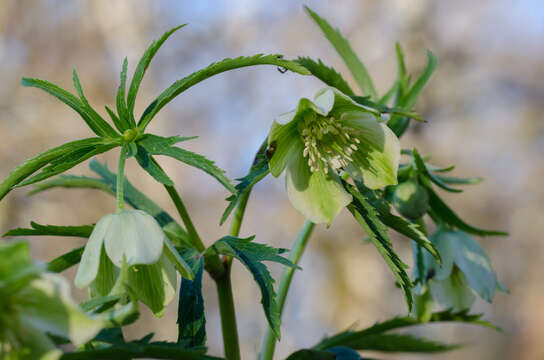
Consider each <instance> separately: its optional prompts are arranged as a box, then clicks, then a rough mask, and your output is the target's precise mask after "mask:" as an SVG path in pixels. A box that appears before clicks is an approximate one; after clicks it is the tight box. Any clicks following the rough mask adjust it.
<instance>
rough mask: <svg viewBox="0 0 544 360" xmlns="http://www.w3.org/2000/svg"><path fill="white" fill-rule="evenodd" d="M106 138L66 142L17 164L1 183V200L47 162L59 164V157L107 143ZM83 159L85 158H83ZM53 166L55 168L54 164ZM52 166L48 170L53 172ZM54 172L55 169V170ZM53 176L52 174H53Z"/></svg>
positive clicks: (49, 172)
mask: <svg viewBox="0 0 544 360" xmlns="http://www.w3.org/2000/svg"><path fill="white" fill-rule="evenodd" d="M105 144H106V142H105V140H103V139H101V138H87V139H82V140H76V141H71V142H68V143H66V144H63V145H60V146H57V147H54V148H52V149H49V150H46V151H44V152H42V153H40V154H38V155H36V156H35V157H33V158H30V159H28V160H26V161H25V162H24V163H22V164H21V165H19V166H17V167H16V168H15V169H14V170H13V171H12V172H10V173H9V175H8V176H7V177H6V178H5V179H4V181H2V183H1V184H0V200H1V199H2V198H3V197H4V196H6V194H7V193H8V192H10V191H11V190H12V189H13V188H14V187H15V186H17V185H20V184H21V182H22V181H23V180H24V179H26V178H27V177H28V176H30V175H32V174H33V173H34V172H36V171H38V170H39V169H41V168H42V167H44V166H46V165H47V164H49V163H51V162H53V161H56V163H57V164H58V162H59V159H62V158H64V157H65V156H68V155H69V154H73V153H78V152H80V151H81V149H89V148H90V147H97V146H100V145H105ZM82 161H83V160H82ZM52 167H53V168H55V167H54V166H53V165H52ZM51 171H52V169H51V167H50V169H49V170H48V171H47V172H46V173H48V174H51ZM53 172H54V171H53ZM51 176H52V175H51ZM42 180H43V179H42Z"/></svg>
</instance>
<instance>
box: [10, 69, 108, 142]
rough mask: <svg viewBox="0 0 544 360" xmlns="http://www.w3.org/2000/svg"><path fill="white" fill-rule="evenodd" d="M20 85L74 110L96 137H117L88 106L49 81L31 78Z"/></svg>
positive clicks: (23, 80)
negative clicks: (45, 94)
mask: <svg viewBox="0 0 544 360" xmlns="http://www.w3.org/2000/svg"><path fill="white" fill-rule="evenodd" d="M76 77H77V75H76ZM21 85H23V86H31V87H35V88H38V89H41V90H44V91H45V92H47V93H49V94H51V95H53V96H54V97H56V98H57V99H59V100H60V101H62V102H63V103H65V104H66V105H68V106H69V107H71V108H72V109H74V110H75V111H76V112H77V113H78V114H79V115H80V116H81V118H82V119H83V120H84V121H85V123H86V124H87V125H88V126H89V128H90V129H91V130H92V131H93V132H94V133H95V134H96V135H98V136H101V137H117V136H118V135H117V133H116V132H115V130H113V128H112V127H111V126H110V125H109V124H108V123H107V122H106V121H104V119H102V118H100V116H98V117H96V116H95V115H94V114H96V112H94V110H92V111H90V110H89V108H90V106H85V104H84V103H83V102H82V101H81V100H80V99H78V98H77V97H75V96H74V95H73V94H71V93H70V92H68V91H66V90H64V89H63V88H61V87H59V86H57V85H55V84H52V83H50V82H49V81H45V80H40V79H32V78H23V79H22V80H21ZM93 112H94V113H93ZM96 115H97V114H96Z"/></svg>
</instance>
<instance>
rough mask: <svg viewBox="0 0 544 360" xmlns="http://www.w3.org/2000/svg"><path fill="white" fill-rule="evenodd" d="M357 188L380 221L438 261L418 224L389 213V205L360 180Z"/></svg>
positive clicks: (437, 255) (436, 253) (434, 250)
mask: <svg viewBox="0 0 544 360" xmlns="http://www.w3.org/2000/svg"><path fill="white" fill-rule="evenodd" d="M356 185H357V189H358V190H359V191H360V192H361V193H362V194H363V195H364V196H365V197H366V198H367V200H368V202H369V203H370V204H371V205H372V206H373V207H374V209H375V211H376V212H377V215H378V218H379V219H380V221H381V222H382V223H383V224H384V225H386V226H388V227H389V228H391V229H393V230H395V231H396V232H398V233H400V234H402V235H404V236H406V237H408V238H410V239H412V240H414V241H415V242H416V243H417V244H419V245H420V246H422V247H423V248H424V249H425V250H427V251H428V252H429V253H430V254H431V255H432V256H434V257H435V258H436V259H437V261H440V254H439V253H438V252H437V250H436V248H435V247H434V245H433V244H432V243H431V242H430V241H429V239H428V238H427V236H426V235H425V234H424V232H423V229H422V228H421V226H420V225H418V224H415V223H412V222H410V221H408V220H406V219H404V218H403V217H400V216H397V215H394V214H392V213H391V205H390V204H389V203H388V202H387V201H386V200H384V199H383V197H381V196H380V195H378V194H377V193H376V192H375V191H372V190H370V189H368V188H366V187H364V185H363V184H362V183H360V182H356Z"/></svg>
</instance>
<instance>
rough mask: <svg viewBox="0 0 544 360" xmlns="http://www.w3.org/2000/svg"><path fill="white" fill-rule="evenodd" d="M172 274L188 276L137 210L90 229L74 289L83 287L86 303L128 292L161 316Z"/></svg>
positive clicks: (172, 282)
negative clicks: (96, 298)
mask: <svg viewBox="0 0 544 360" xmlns="http://www.w3.org/2000/svg"><path fill="white" fill-rule="evenodd" d="M176 268H177V269H178V271H179V272H180V274H181V276H183V277H185V278H189V279H192V278H193V273H192V271H191V268H190V267H189V266H188V265H187V263H186V262H185V261H184V260H183V259H182V258H181V257H180V256H179V254H178V252H177V251H176V249H175V248H174V247H173V245H172V244H171V243H170V241H169V239H168V238H167V237H166V235H165V233H164V232H163V230H162V228H161V226H160V225H159V223H158V222H157V221H156V220H155V218H153V217H152V216H151V215H149V214H148V213H146V212H145V211H142V210H118V211H117V212H116V213H113V214H108V215H106V216H104V217H102V218H101V219H100V220H99V221H98V223H97V224H96V225H95V227H94V229H93V232H92V233H91V236H90V237H89V241H88V242H87V245H86V246H85V250H84V251H83V256H82V258H81V263H80V265H79V269H78V271H77V274H76V278H75V284H76V286H77V287H79V288H82V287H85V286H89V290H90V291H89V292H90V296H91V297H101V296H107V295H110V294H112V292H117V291H119V289H120V288H121V289H122V288H123V287H125V286H126V287H129V288H130V290H131V291H132V293H133V294H135V296H136V298H137V299H138V300H140V301H142V302H143V303H144V304H145V305H147V306H148V307H149V308H150V309H151V310H152V311H153V313H154V314H155V315H157V316H161V315H162V312H163V310H164V307H165V306H166V305H167V304H169V303H170V301H172V299H173V297H174V293H175V291H176V281H177V275H176Z"/></svg>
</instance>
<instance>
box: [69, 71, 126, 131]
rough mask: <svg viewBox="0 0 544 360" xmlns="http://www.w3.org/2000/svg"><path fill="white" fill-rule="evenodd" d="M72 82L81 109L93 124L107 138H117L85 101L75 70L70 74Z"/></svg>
mask: <svg viewBox="0 0 544 360" xmlns="http://www.w3.org/2000/svg"><path fill="white" fill-rule="evenodd" d="M72 81H73V83H74V88H75V89H76V91H77V94H78V95H79V99H80V100H81V104H82V106H83V108H84V109H85V110H86V111H87V113H88V115H89V117H90V118H91V119H92V120H93V122H94V123H95V124H98V126H99V127H100V128H101V129H102V130H103V131H104V132H105V133H106V134H107V135H108V136H109V137H117V136H118V134H117V133H116V132H115V130H114V129H113V128H112V127H111V126H110V125H109V124H108V123H107V122H106V121H105V120H104V119H103V118H102V117H101V116H100V115H99V114H98V113H97V112H96V111H95V110H94V109H93V108H92V106H91V104H89V102H88V101H87V98H86V97H85V94H84V93H83V88H82V87H81V82H80V81H79V76H78V75H77V71H76V69H74V70H73V72H72Z"/></svg>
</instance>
